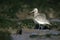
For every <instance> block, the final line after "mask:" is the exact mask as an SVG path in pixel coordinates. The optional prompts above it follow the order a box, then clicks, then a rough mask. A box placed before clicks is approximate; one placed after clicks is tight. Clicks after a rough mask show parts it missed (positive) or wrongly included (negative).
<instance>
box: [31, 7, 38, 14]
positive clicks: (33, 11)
mask: <svg viewBox="0 0 60 40" xmlns="http://www.w3.org/2000/svg"><path fill="white" fill-rule="evenodd" d="M30 13H38V9H37V8H34V9H33V10H32V11H31V12H30Z"/></svg>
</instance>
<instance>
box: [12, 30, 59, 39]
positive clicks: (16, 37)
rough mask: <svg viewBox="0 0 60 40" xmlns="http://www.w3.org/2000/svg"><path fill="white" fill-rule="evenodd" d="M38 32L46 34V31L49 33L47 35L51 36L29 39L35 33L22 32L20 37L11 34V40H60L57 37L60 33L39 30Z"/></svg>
mask: <svg viewBox="0 0 60 40" xmlns="http://www.w3.org/2000/svg"><path fill="white" fill-rule="evenodd" d="M40 31H42V34H43V33H45V34H46V32H47V31H48V32H49V33H48V34H53V35H51V37H46V36H42V37H35V38H30V37H29V36H30V35H33V34H34V35H35V34H36V32H25V30H24V31H23V33H22V35H20V34H11V37H12V38H13V40H60V35H58V34H60V31H54V30H40ZM45 34H44V35H45ZM37 35H38V34H37ZM54 35H55V36H54Z"/></svg>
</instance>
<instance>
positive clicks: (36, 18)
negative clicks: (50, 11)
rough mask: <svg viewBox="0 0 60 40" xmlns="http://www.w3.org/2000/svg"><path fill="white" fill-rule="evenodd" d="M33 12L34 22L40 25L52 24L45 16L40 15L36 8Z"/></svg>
mask: <svg viewBox="0 0 60 40" xmlns="http://www.w3.org/2000/svg"><path fill="white" fill-rule="evenodd" d="M31 12H34V17H33V20H34V22H35V23H38V24H50V22H49V21H48V20H47V18H46V16H45V14H40V13H39V12H38V9H37V8H34V10H33V11H31Z"/></svg>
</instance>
